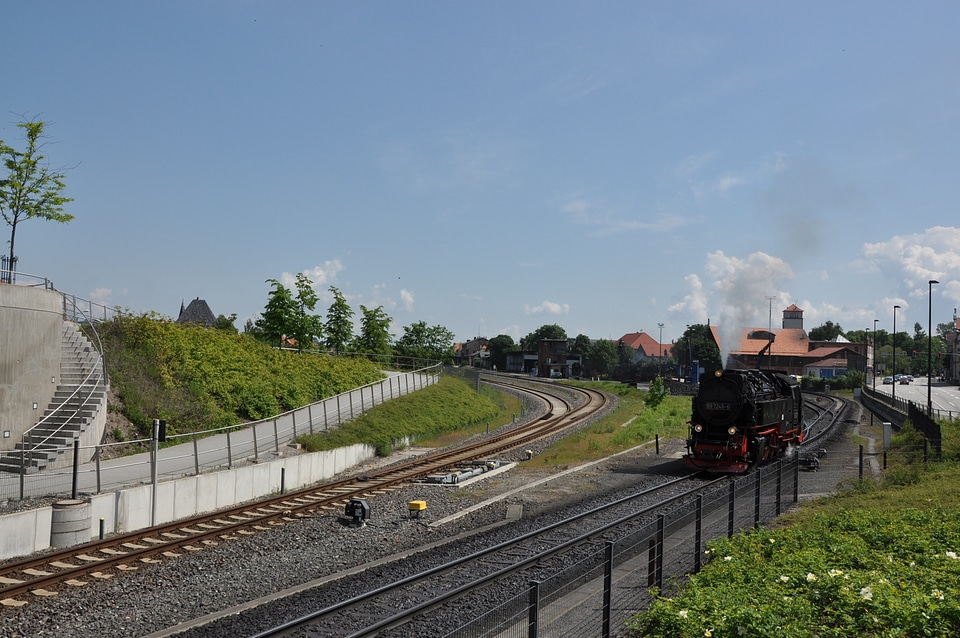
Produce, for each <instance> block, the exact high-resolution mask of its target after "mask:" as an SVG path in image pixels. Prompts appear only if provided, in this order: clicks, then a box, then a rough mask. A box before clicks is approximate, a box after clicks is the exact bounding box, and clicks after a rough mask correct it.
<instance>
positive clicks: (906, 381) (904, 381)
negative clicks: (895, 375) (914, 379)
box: [900, 375, 910, 385]
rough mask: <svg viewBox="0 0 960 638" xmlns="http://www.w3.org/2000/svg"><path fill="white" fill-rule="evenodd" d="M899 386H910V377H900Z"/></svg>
mask: <svg viewBox="0 0 960 638" xmlns="http://www.w3.org/2000/svg"><path fill="white" fill-rule="evenodd" d="M900 385H910V377H908V376H906V375H903V376H902V377H900Z"/></svg>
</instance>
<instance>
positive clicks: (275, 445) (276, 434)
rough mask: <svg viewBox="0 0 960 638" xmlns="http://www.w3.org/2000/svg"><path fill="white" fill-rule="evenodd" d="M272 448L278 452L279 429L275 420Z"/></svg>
mask: <svg viewBox="0 0 960 638" xmlns="http://www.w3.org/2000/svg"><path fill="white" fill-rule="evenodd" d="M273 450H274V452H276V453H277V454H279V453H280V431H279V430H278V429H277V420H276V419H274V420H273Z"/></svg>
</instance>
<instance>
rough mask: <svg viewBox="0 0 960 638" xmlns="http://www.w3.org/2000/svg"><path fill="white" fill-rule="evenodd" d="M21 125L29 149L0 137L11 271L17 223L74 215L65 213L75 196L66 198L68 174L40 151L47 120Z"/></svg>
mask: <svg viewBox="0 0 960 638" xmlns="http://www.w3.org/2000/svg"><path fill="white" fill-rule="evenodd" d="M17 126H18V127H20V128H22V129H24V130H25V131H26V132H27V149H26V150H25V151H22V152H21V151H18V150H16V149H14V148H12V147H10V146H7V145H6V144H5V143H4V142H3V140H0V157H2V158H3V164H4V166H5V167H6V169H7V171H8V175H7V177H6V178H3V179H0V214H2V215H3V220H4V221H5V222H7V225H9V226H10V263H9V268H10V270H11V271H12V270H14V265H15V263H16V253H15V252H14V242H15V240H16V238H17V226H18V225H19V224H20V223H21V222H23V221H26V220H28V219H34V218H39V219H48V220H52V221H55V222H60V223H62V224H65V223H67V222H69V221H70V220H72V219H73V215H70V214H69V213H65V212H63V205H64V204H66V203H68V202H72V201H73V198H70V197H64V196H63V190H64V188H65V187H66V185H65V184H64V181H63V180H64V177H65V175H64V174H63V173H62V172H60V171H58V170H53V169H51V168H50V167H49V165H48V164H47V163H46V161H45V160H46V157H45V156H44V155H43V154H42V153H41V152H40V151H41V149H42V148H43V146H44V145H43V143H42V142H41V139H42V138H43V129H44V126H45V123H44V122H21V123H19V124H17Z"/></svg>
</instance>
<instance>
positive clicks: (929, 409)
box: [927, 279, 940, 418]
mask: <svg viewBox="0 0 960 638" xmlns="http://www.w3.org/2000/svg"><path fill="white" fill-rule="evenodd" d="M938 283H940V282H939V281H937V280H936V279H931V280H930V281H928V282H927V416H929V417H930V418H933V401H931V400H930V384H931V382H932V381H933V284H938Z"/></svg>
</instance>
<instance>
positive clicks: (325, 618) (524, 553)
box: [194, 474, 728, 638]
mask: <svg viewBox="0 0 960 638" xmlns="http://www.w3.org/2000/svg"><path fill="white" fill-rule="evenodd" d="M727 480H728V478H727V477H721V478H717V479H705V478H703V477H702V475H699V474H690V475H686V476H682V477H679V478H668V477H660V481H661V482H660V483H659V484H658V485H655V486H653V487H650V488H648V489H645V490H642V491H639V492H636V493H634V494H630V495H629V496H626V497H624V498H620V499H617V500H615V501H612V502H609V503H605V504H602V505H600V506H597V507H594V508H591V509H588V510H585V511H582V512H580V513H577V514H574V515H571V516H568V517H566V518H563V519H562V520H559V521H557V522H555V523H553V524H550V525H547V526H544V527H541V528H538V529H535V530H533V531H530V532H528V533H524V534H521V535H519V536H517V537H515V538H509V539H507V540H504V541H502V542H499V543H495V544H492V545H490V546H487V547H484V548H483V549H480V550H478V551H475V552H473V553H469V554H466V555H461V556H456V557H455V558H453V559H449V560H448V561H447V562H444V563H441V564H438V565H435V566H433V567H430V568H427V569H423V570H422V571H418V572H416V573H413V574H411V575H410V576H408V577H406V578H400V579H398V580H396V581H394V582H391V583H388V584H383V585H379V586H375V587H373V588H372V589H370V590H369V591H365V592H363V593H361V594H358V595H354V596H352V597H350V598H348V599H346V600H341V598H342V595H343V587H342V584H341V583H338V582H337V581H334V582H332V583H331V582H324V584H323V585H322V586H318V587H317V588H315V589H311V590H309V591H308V593H306V594H300V595H299V597H298V601H297V604H296V607H297V608H298V609H315V610H316V611H312V612H310V613H308V614H304V615H302V616H299V617H295V618H291V619H289V620H286V621H285V622H282V623H280V624H278V625H276V626H274V627H272V628H269V629H266V630H264V631H262V632H261V633H257V634H252V635H254V636H256V638H276V637H280V636H304V635H306V636H328V637H337V636H367V635H369V636H373V635H379V634H380V633H381V632H386V633H385V634H384V635H390V633H389V632H390V630H393V629H396V628H397V627H401V626H402V627H403V629H402V632H401V634H400V635H405V636H406V635H431V631H432V630H423V631H421V630H420V629H417V628H416V627H413V628H411V627H407V626H405V624H406V623H407V622H409V621H410V620H411V618H414V617H415V618H416V622H417V623H418V625H423V626H424V627H430V626H431V624H432V621H431V619H430V617H429V612H430V611H432V610H434V609H437V608H439V607H441V606H444V605H451V604H456V602H455V601H457V600H458V598H460V597H461V596H467V595H469V596H472V597H476V596H477V595H478V588H484V589H485V591H484V592H483V593H481V594H479V595H480V596H481V597H482V598H483V601H484V602H483V603H482V605H483V606H485V607H486V606H490V605H492V604H493V603H492V602H491V600H492V599H494V598H495V599H497V600H500V601H502V600H504V599H506V598H509V597H511V596H515V595H517V593H518V592H520V591H522V590H523V588H524V586H525V584H526V583H528V582H529V581H530V580H538V579H540V578H545V577H549V575H550V574H554V573H556V572H557V571H558V570H560V569H562V568H563V567H564V566H569V565H571V564H576V563H578V562H580V561H582V560H584V559H585V557H588V556H592V555H596V553H597V550H598V548H602V547H603V546H604V544H606V543H608V542H612V541H614V540H616V539H622V538H624V537H626V536H629V535H630V534H631V533H633V532H634V531H636V530H637V529H640V528H643V527H644V526H646V525H649V524H650V521H651V520H652V519H653V518H655V516H656V514H657V512H659V511H662V510H663V509H664V508H668V507H670V506H672V505H673V504H674V503H676V502H679V501H681V500H683V499H685V498H694V496H695V495H696V494H697V493H700V492H702V491H703V490H706V489H709V488H710V487H711V486H716V485H720V484H723V483H725V482H726V481H727ZM445 555H446V556H447V557H448V558H449V555H450V554H449V553H448V554H445ZM328 580H329V579H325V581H328ZM324 601H327V602H324ZM272 603H273V601H268V602H264V604H263V605H262V606H257V605H253V606H251V607H252V608H251V609H249V610H248V611H247V612H245V614H246V615H247V616H248V617H246V618H244V619H243V620H242V621H241V622H242V624H243V625H244V626H246V627H255V626H261V625H262V624H263V621H262V620H261V619H264V618H270V619H276V618H279V617H282V615H283V614H284V612H283V611H280V610H278V609H274V608H273V607H272ZM281 607H285V608H287V609H289V607H290V605H288V604H286V602H285V601H284V603H283V604H282V605H281ZM227 622H228V623H234V622H236V619H235V618H233V617H231V618H229V619H228V620H227ZM234 629H235V627H216V626H210V627H203V626H200V627H194V631H195V632H196V631H200V632H202V633H203V634H204V635H207V634H209V635H218V636H219V635H230V634H231V633H232V631H234ZM434 630H435V628H434Z"/></svg>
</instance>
